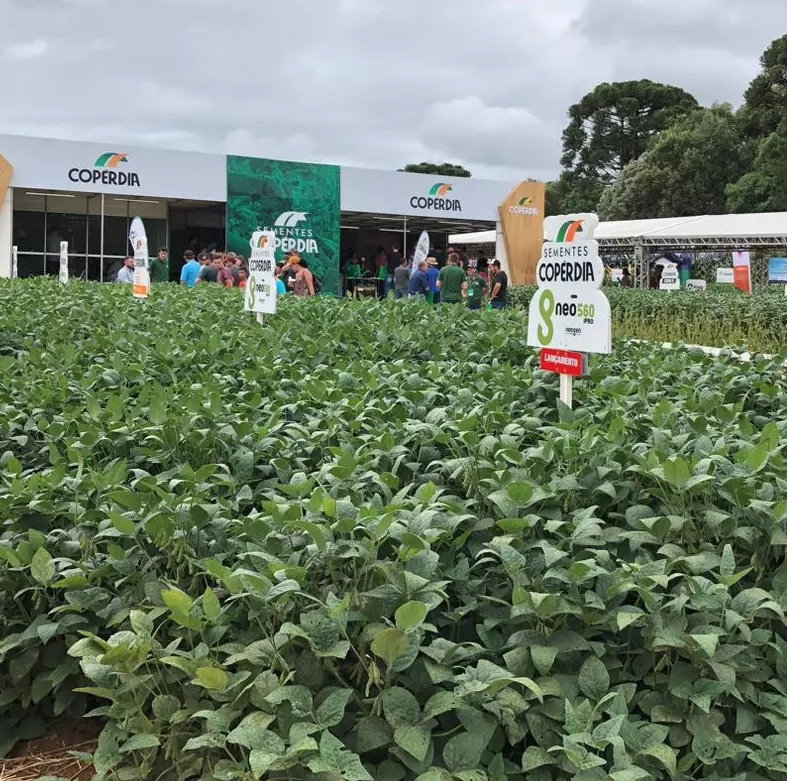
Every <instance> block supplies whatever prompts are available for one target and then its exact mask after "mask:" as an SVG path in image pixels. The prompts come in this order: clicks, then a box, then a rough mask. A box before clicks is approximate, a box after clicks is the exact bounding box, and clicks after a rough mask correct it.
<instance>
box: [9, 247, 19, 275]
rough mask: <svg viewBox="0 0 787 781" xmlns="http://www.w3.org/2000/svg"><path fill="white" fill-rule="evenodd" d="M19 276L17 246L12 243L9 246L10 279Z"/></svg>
mask: <svg viewBox="0 0 787 781" xmlns="http://www.w3.org/2000/svg"><path fill="white" fill-rule="evenodd" d="M18 276H19V248H18V247H17V246H16V244H14V246H13V247H11V279H16V278H17V277H18Z"/></svg>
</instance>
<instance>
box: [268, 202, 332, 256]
mask: <svg viewBox="0 0 787 781" xmlns="http://www.w3.org/2000/svg"><path fill="white" fill-rule="evenodd" d="M308 217H309V212H295V211H292V212H282V213H281V214H280V215H279V216H278V217H277V218H276V220H275V221H274V223H273V228H269V229H268V230H272V231H273V232H274V233H275V234H276V246H275V249H281V250H283V251H284V252H298V253H305V254H309V255H319V254H320V245H319V244H318V243H317V239H315V238H314V231H313V230H312V229H311V228H310V227H309V225H308ZM303 223H306V224H305V225H304V224H303Z"/></svg>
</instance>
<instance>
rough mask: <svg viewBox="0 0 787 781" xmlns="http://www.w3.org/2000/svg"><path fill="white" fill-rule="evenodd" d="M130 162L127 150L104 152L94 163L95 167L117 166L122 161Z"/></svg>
mask: <svg viewBox="0 0 787 781" xmlns="http://www.w3.org/2000/svg"><path fill="white" fill-rule="evenodd" d="M127 162H128V155H127V154H126V153H125V152H104V154H103V155H99V157H98V158H97V159H96V162H95V163H94V164H93V167H94V168H117V167H118V166H119V165H120V164H121V163H127Z"/></svg>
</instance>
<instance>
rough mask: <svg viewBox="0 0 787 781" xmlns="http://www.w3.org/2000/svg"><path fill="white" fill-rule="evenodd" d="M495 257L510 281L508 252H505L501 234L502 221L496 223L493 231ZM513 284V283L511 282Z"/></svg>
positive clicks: (504, 242) (503, 238)
mask: <svg viewBox="0 0 787 781" xmlns="http://www.w3.org/2000/svg"><path fill="white" fill-rule="evenodd" d="M495 237H496V239H495V257H496V258H497V259H498V260H499V261H500V268H501V269H502V270H503V271H505V272H506V276H507V277H508V280H509V282H510V281H511V269H509V268H508V253H507V252H506V239H505V236H504V235H503V225H502V223H499V222H498V223H497V229H496V231H495ZM512 284H513V283H512Z"/></svg>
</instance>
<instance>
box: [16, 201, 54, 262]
mask: <svg viewBox="0 0 787 781" xmlns="http://www.w3.org/2000/svg"><path fill="white" fill-rule="evenodd" d="M42 205H43V204H42ZM44 222H45V217H44V212H43V211H40V212H27V211H15V212H14V244H15V245H16V246H17V247H18V249H19V252H20V253H22V252H43V250H44V237H45V236H46V228H45V227H44ZM42 266H43V261H42Z"/></svg>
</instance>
